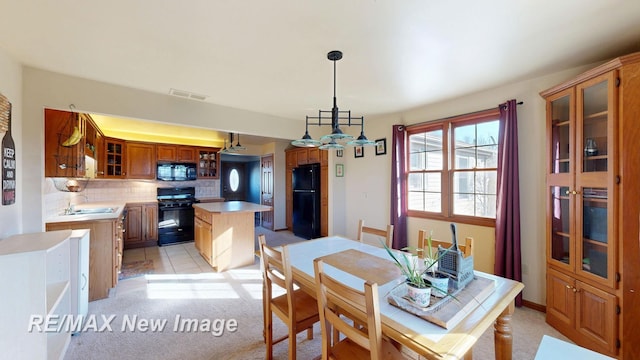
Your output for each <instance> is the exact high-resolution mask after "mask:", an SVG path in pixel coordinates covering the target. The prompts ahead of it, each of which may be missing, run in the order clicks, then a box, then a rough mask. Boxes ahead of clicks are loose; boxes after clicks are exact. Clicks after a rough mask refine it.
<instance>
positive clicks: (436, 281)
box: [418, 232, 449, 297]
mask: <svg viewBox="0 0 640 360" xmlns="http://www.w3.org/2000/svg"><path fill="white" fill-rule="evenodd" d="M426 240H427V241H426V246H425V248H424V249H418V251H421V252H422V253H423V254H424V264H425V268H426V271H425V274H424V277H425V279H426V281H427V282H429V284H430V285H431V287H432V288H433V290H432V291H431V293H432V294H433V296H435V297H445V296H446V295H447V294H448V293H449V276H448V275H447V274H443V273H441V272H438V262H439V260H440V257H441V256H442V255H439V252H438V251H434V250H433V244H432V239H431V232H430V233H429V237H428V238H427V239H426Z"/></svg>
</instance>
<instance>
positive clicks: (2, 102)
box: [0, 94, 16, 205]
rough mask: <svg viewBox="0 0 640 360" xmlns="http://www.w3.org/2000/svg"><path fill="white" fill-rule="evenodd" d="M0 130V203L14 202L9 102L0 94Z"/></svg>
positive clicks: (14, 173) (14, 157)
mask: <svg viewBox="0 0 640 360" xmlns="http://www.w3.org/2000/svg"><path fill="white" fill-rule="evenodd" d="M0 132H4V137H3V138H2V205H11V204H13V203H15V202H16V145H15V143H14V142H13V138H12V137H11V103H10V102H9V100H8V99H7V98H6V97H5V96H4V95H2V94H0Z"/></svg>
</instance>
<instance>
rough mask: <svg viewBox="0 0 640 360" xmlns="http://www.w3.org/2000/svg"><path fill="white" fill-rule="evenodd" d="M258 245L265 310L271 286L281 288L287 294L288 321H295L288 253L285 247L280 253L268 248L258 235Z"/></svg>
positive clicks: (271, 291) (270, 296) (262, 237)
mask: <svg viewBox="0 0 640 360" xmlns="http://www.w3.org/2000/svg"><path fill="white" fill-rule="evenodd" d="M258 243H259V244H260V261H261V270H262V277H263V280H264V293H263V295H264V301H265V303H264V305H265V306H266V307H267V308H269V307H270V302H269V301H270V300H271V298H272V297H273V284H275V285H276V286H279V287H281V288H282V289H284V290H285V291H286V294H287V302H288V307H289V319H290V320H291V321H295V311H293V309H294V307H293V306H292V304H293V303H294V299H293V296H294V294H293V280H292V279H293V278H292V274H291V266H290V265H289V251H288V249H287V247H286V246H283V247H282V251H278V250H276V249H274V248H272V247H270V246H268V245H267V243H266V238H265V236H264V235H258Z"/></svg>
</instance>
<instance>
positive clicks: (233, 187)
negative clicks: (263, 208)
mask: <svg viewBox="0 0 640 360" xmlns="http://www.w3.org/2000/svg"><path fill="white" fill-rule="evenodd" d="M260 178H261V172H260V157H259V156H250V155H237V154H236V155H229V154H222V156H221V157H220V194H221V196H222V197H223V198H224V200H225V201H246V202H251V203H255V204H260V202H261V196H260V192H261V184H260V181H261V180H260ZM255 219H256V225H260V212H256V218H255Z"/></svg>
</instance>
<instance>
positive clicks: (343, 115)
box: [291, 50, 375, 150]
mask: <svg viewBox="0 0 640 360" xmlns="http://www.w3.org/2000/svg"><path fill="white" fill-rule="evenodd" d="M327 59H329V60H331V61H333V107H332V108H331V111H328V110H319V111H318V116H307V117H306V119H305V132H304V136H302V138H301V139H300V140H294V141H292V142H291V144H292V145H294V146H299V147H318V146H319V147H320V149H322V150H329V149H342V148H344V146H343V145H341V144H339V143H338V141H349V140H350V141H349V142H348V143H347V145H356V146H371V145H375V142H374V141H371V140H368V139H367V137H366V136H365V135H364V117H362V116H361V117H352V116H351V110H339V109H338V102H337V100H336V61H338V60H340V59H342V52H341V51H338V50H333V51H330V52H329V53H328V54H327ZM309 120H317V122H315V121H312V122H311V125H316V126H324V125H330V126H331V133H330V134H327V135H324V136H322V137H321V138H320V141H318V140H313V139H312V138H311V136H310V135H309V124H310V122H309ZM323 120H331V122H323ZM341 121H342V122H341ZM340 125H344V126H357V125H360V136H359V137H358V138H357V139H353V136H352V135H349V134H346V133H344V132H343V131H342V129H340Z"/></svg>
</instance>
